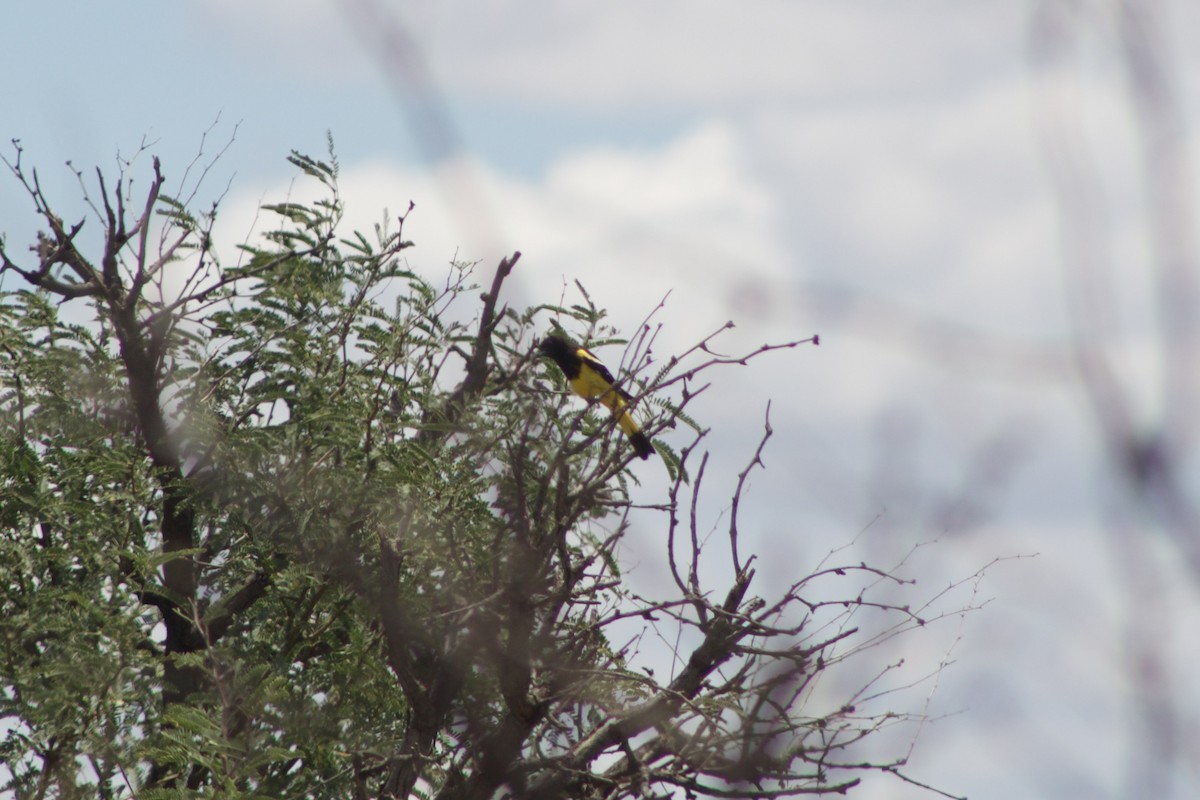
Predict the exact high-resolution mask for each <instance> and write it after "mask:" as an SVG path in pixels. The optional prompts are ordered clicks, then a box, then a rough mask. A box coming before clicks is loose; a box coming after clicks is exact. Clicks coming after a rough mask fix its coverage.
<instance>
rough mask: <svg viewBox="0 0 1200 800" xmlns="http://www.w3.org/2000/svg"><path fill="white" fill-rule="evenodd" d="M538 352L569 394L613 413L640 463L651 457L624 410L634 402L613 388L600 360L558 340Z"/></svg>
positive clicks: (550, 340)
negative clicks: (595, 401) (553, 367)
mask: <svg viewBox="0 0 1200 800" xmlns="http://www.w3.org/2000/svg"><path fill="white" fill-rule="evenodd" d="M538 349H539V350H541V352H542V355H545V356H547V357H549V358H550V359H551V360H552V361H554V363H555V364H557V365H558V368H559V369H561V370H562V373H563V375H565V376H566V378H567V383H569V384H570V385H571V391H573V392H575V394H577V395H579V396H580V397H584V398H587V399H588V400H591V399H593V398H598V399H599V400H600V404H601V405H603V406H604V407H605V408H607V409H608V410H609V411H611V412H612V413H613V416H615V417H616V418H617V425H619V426H620V427H621V430H622V431H624V432H625V435H626V436H628V437H629V442H630V443H631V444H632V445H633V452H635V453H637V454H638V456H639V457H640V458H643V459H646V458H649V457H650V454H651V453H653V452H654V445H652V444H651V443H650V438H649V437H648V436H646V434H644V433H642V429H641V428H640V427H638V424H637V423H636V422H634V421H633V416H632V415H631V414H630V413H629V411H628V410H627V409H626V405H627V404H628V403H629V402H630V401H632V400H633V398H632V397H630V396H629V394H628V393H627V392H625V391H623V390H622V389H621V388H620V387H618V386H616V385H615V384H616V382H617V381H616V379H615V378H613V376H612V373H611V372H609V371H608V368H607V367H606V366H604V364H602V363H601V362H600V359H598V358H596V357H595V356H594V355H592V354H591V353H589V352H588V351H587V350H585V349H584V348H582V347H575V346H574V345H572V344H571V343H570V342H568V341H567V340H566V339H564V338H562V337H561V336H554V335H550V336H547V337H546V338H545V339H542V343H541V344H540V345H538Z"/></svg>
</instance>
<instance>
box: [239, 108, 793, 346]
mask: <svg viewBox="0 0 1200 800" xmlns="http://www.w3.org/2000/svg"><path fill="white" fill-rule="evenodd" d="M741 160H742V153H741V144H740V142H739V140H738V137H737V136H736V134H735V132H734V131H733V130H732V129H731V128H730V127H729V126H727V125H722V124H712V125H707V126H703V127H701V128H699V129H697V130H695V131H693V132H691V133H690V134H688V135H685V136H683V137H682V138H680V139H679V140H677V141H675V142H672V143H670V144H668V145H667V146H666V147H665V148H663V149H662V150H661V151H656V152H651V151H642V152H621V151H618V150H615V149H611V148H603V149H596V150H590V151H583V152H579V153H576V154H573V155H570V156H568V157H566V158H564V159H562V160H561V161H559V162H558V163H556V164H554V165H553V166H552V167H551V168H550V169H549V170H548V172H547V174H546V175H545V177H544V178H542V179H534V180H527V179H522V178H518V177H515V176H512V175H506V174H504V173H502V172H500V171H497V170H495V169H493V168H490V167H488V166H487V165H484V164H482V163H480V162H478V161H477V160H474V159H460V160H454V161H449V162H444V163H442V164H439V165H437V166H436V167H435V168H433V169H432V170H428V171H426V170H420V169H418V168H414V167H406V166H402V165H399V164H396V163H393V162H388V161H384V160H376V161H371V162H367V163H360V164H351V165H347V166H345V167H344V169H343V171H342V176H341V181H340V188H341V191H342V194H343V197H344V198H345V202H346V206H347V218H346V222H345V226H344V227H345V228H346V230H352V229H356V228H357V229H361V230H364V231H369V230H370V229H371V226H372V225H374V224H375V223H376V222H379V221H380V214H381V209H383V208H385V207H386V208H389V209H390V210H391V212H393V216H394V214H395V213H399V212H402V211H403V210H404V209H405V208H406V207H407V205H408V201H409V200H410V199H411V200H413V201H415V202H416V209H415V211H414V213H413V214H412V215H411V217H410V218H409V221H408V222H407V223H406V228H405V234H406V236H408V237H410V238H412V239H413V240H414V241H415V242H416V243H417V245H418V248H417V249H416V250H414V251H410V260H412V261H414V263H419V264H422V265H423V268H430V267H434V265H440V264H444V263H446V262H447V261H449V259H450V258H451V257H453V256H455V254H457V256H458V258H460V259H463V260H469V261H475V260H478V261H481V262H482V266H483V267H490V266H491V265H493V264H494V263H495V262H496V261H497V260H498V259H499V258H500V257H501V256H503V255H505V254H506V253H508V252H511V251H512V250H513V249H520V250H521V251H522V252H523V254H524V256H523V260H522V262H521V265H520V267H519V269H518V271H517V272H516V273H515V274H514V277H515V279H516V280H515V282H514V285H513V286H512V287H510V288H511V289H512V290H518V291H521V292H522V293H523V295H524V296H523V297H522V298H521V299H522V300H524V301H526V302H529V303H539V302H557V301H558V299H559V294H560V290H561V287H562V285H563V284H564V282H565V283H566V284H571V282H572V281H574V280H576V279H578V280H579V281H581V282H582V283H583V284H584V286H585V287H587V289H588V290H589V292H591V293H592V296H593V298H594V299H595V300H596V302H597V303H598V304H600V305H601V306H604V307H606V308H609V309H611V311H612V313H613V315H614V321H616V322H617V323H618V324H619V325H621V326H622V327H624V328H625V329H626V330H627V331H629V330H632V328H633V326H635V325H636V324H637V323H638V322H639V321H640V320H641V319H642V317H644V316H645V315H646V314H648V313H649V312H650V311H652V310H653V308H654V306H655V305H656V304H657V303H658V301H659V300H660V299H662V297H663V296H664V295H666V294H667V293H668V292H669V291H670V292H672V293H673V296H672V299H671V301H670V303H669V306H668V309H667V311H666V314H667V315H668V316H672V315H674V317H675V319H676V320H678V321H683V322H684V323H685V325H686V330H685V331H684V332H683V333H682V334H681V335H682V336H683V337H687V338H696V337H698V336H699V335H701V334H702V333H706V332H708V331H709V330H711V329H713V328H715V327H717V326H718V325H720V324H721V323H723V322H724V321H726V320H727V319H729V318H730V317H731V316H732V315H735V313H736V312H737V311H738V310H739V305H744V304H745V303H746V302H754V303H755V305H754V308H755V310H756V311H759V312H762V311H763V310H764V309H765V310H766V311H767V312H768V313H769V312H770V311H772V310H774V311H776V312H778V311H779V310H780V308H779V306H778V304H777V303H774V302H772V298H773V297H774V296H775V295H777V292H778V289H779V285H780V284H782V283H783V281H785V279H786V275H787V267H788V265H787V264H786V263H785V255H784V249H783V247H782V245H781V243H780V241H779V232H778V227H777V224H776V220H775V217H774V214H773V211H772V205H771V198H770V196H769V195H768V193H767V192H766V191H765V189H764V188H763V187H762V186H760V185H758V184H756V183H755V182H754V180H753V179H752V178H750V177H749V176H748V175H747V174H746V170H745V169H744V168H743V166H742V164H741V163H740V162H741ZM309 189H310V187H307V186H305V185H297V186H296V187H295V188H294V189H289V188H288V187H283V186H281V187H277V188H275V189H271V190H268V191H267V192H265V193H264V194H262V195H261V198H262V199H264V200H265V201H267V202H277V201H278V200H280V199H282V198H284V197H285V196H287V195H288V193H289V191H291V192H294V193H295V195H296V197H297V198H300V197H304V196H306V194H307V192H308V191H309ZM259 200H260V196H259V195H255V196H249V195H239V196H236V197H234V198H233V199H232V200H231V201H230V203H228V204H227V207H226V209H225V210H224V212H223V213H222V217H221V219H222V220H223V223H224V225H225V226H226V227H225V228H224V230H225V231H227V232H228V233H227V234H226V236H225V237H224V238H227V239H228V238H230V237H233V238H235V239H236V238H237V236H238V232H240V231H243V230H245V229H246V227H247V222H246V220H248V219H250V218H252V215H253V209H254V208H255V207H256V205H257V204H258V202H259ZM772 286H773V287H775V288H771V287H772ZM756 287H766V288H762V289H759V288H756ZM571 291H572V292H573V291H574V289H573V287H572V288H571ZM759 295H761V297H759ZM753 298H758V299H757V301H755V300H753ZM743 321H744V322H746V323H747V324H753V323H755V322H759V323H762V322H764V321H765V320H762V319H758V320H755V319H750V320H743Z"/></svg>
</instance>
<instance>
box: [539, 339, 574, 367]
mask: <svg viewBox="0 0 1200 800" xmlns="http://www.w3.org/2000/svg"><path fill="white" fill-rule="evenodd" d="M538 350H541V351H542V355H544V356H549V357H550V358H552V359H554V360H555V361H560V360H561V359H564V358H569V357H570V356H571V354H572V353H573V351H572V349H571V345H570V344H568V343H567V340H566V339H564V338H562V337H561V336H555V335H553V334H551V335H550V336H547V337H546V338H545V339H542V341H541V344H539V345H538Z"/></svg>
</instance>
